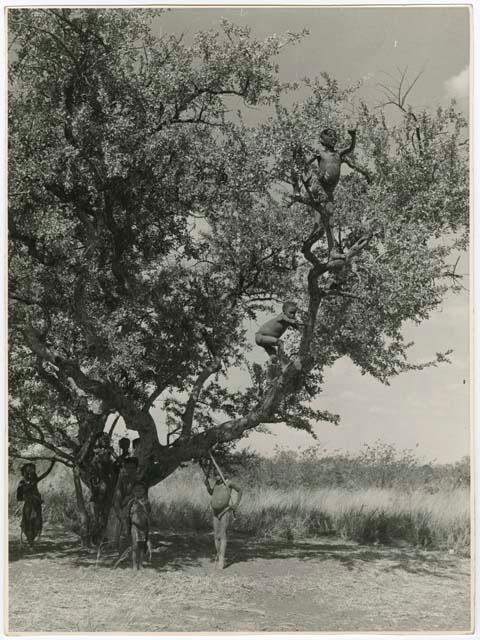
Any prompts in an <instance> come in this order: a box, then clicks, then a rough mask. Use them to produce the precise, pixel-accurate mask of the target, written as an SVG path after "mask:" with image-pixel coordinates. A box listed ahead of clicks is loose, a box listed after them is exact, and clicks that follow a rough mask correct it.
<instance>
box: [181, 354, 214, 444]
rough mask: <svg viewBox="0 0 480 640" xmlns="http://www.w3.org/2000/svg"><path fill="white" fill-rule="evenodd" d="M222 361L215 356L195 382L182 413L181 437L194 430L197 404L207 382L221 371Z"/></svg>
mask: <svg viewBox="0 0 480 640" xmlns="http://www.w3.org/2000/svg"><path fill="white" fill-rule="evenodd" d="M221 366H222V362H221V360H220V358H214V360H213V362H212V363H211V364H209V365H208V366H207V367H205V369H204V370H203V371H202V373H201V374H200V375H199V376H198V378H197V380H196V382H195V384H194V385H193V388H192V391H191V393H190V397H189V398H188V401H187V404H186V407H185V411H184V412H183V415H182V423H183V428H182V433H181V437H188V436H189V435H190V433H191V431H192V423H193V417H194V414H195V407H196V406H197V402H198V399H199V398H200V394H201V392H202V389H203V385H204V384H205V382H206V381H207V380H208V378H210V376H212V375H213V374H214V373H216V372H217V371H220V367H221Z"/></svg>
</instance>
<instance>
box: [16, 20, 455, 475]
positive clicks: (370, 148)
mask: <svg viewBox="0 0 480 640" xmlns="http://www.w3.org/2000/svg"><path fill="white" fill-rule="evenodd" d="M153 18H155V19H160V20H161V15H160V17H159V12H158V11H154V12H152V11H140V10H136V9H135V10H111V9H108V10H89V9H84V10H70V9H50V10H41V9H39V10H30V9H29V10H22V9H20V10H14V11H11V12H10V20H9V26H10V31H11V37H12V50H13V53H12V59H11V63H10V100H9V149H10V152H9V176H10V178H9V179H10V184H9V243H10V244H9V251H10V269H9V278H10V280H9V301H10V372H11V373H10V395H11V410H10V429H11V447H12V453H16V454H21V453H22V449H23V448H24V446H25V444H27V443H38V444H41V445H42V446H45V447H46V448H47V449H49V450H50V452H51V455H53V456H54V457H56V458H58V459H60V460H62V461H63V462H65V463H66V464H69V465H71V466H76V467H79V468H80V469H82V470H83V473H84V476H83V477H84V479H85V480H86V481H87V482H88V473H87V470H88V465H89V461H91V457H92V443H93V442H94V440H95V438H96V437H97V435H98V434H99V433H101V432H102V431H103V430H104V429H105V425H106V421H107V419H108V417H109V416H111V415H119V416H121V417H122V418H123V420H124V422H125V424H126V426H127V427H128V428H129V429H133V430H136V431H138V433H139V436H140V439H141V443H140V447H139V451H138V455H139V458H140V460H141V464H142V466H143V467H145V468H146V467H150V468H152V469H154V472H152V475H151V476H150V482H151V483H152V484H153V483H154V482H157V481H159V480H161V479H162V478H163V477H165V476H166V475H168V474H169V473H171V472H172V471H173V470H174V469H175V468H176V467H177V466H178V465H179V464H180V463H181V462H182V461H186V460H189V459H192V458H193V459H195V458H199V457H202V456H204V455H205V454H206V452H207V451H208V449H209V448H211V447H212V446H220V447H223V446H227V447H228V443H231V442H233V441H235V440H236V439H238V438H240V437H241V436H242V435H244V434H245V433H246V432H248V430H251V429H255V428H258V427H259V426H261V425H266V424H269V423H272V422H285V423H287V424H288V425H289V426H291V427H293V428H299V429H304V430H307V431H312V424H314V423H315V422H316V421H319V420H329V421H336V420H337V419H338V417H337V416H335V415H332V414H329V413H328V412H322V411H314V410H313V409H312V408H311V407H310V405H309V402H310V400H311V399H312V398H313V397H315V396H316V395H318V394H319V393H320V392H321V384H322V381H323V376H324V374H325V370H326V369H327V368H328V367H329V366H331V365H332V364H333V363H334V362H335V361H336V360H337V359H338V358H341V357H343V356H348V357H349V358H351V360H352V361H353V362H354V363H355V364H356V365H357V366H358V367H360V369H361V370H362V372H368V373H369V374H371V375H372V376H374V377H376V378H377V379H378V380H380V381H382V382H384V383H388V380H389V378H391V377H392V376H394V375H397V374H399V373H401V372H402V371H406V370H409V369H411V368H421V367H423V366H426V365H427V364H435V363H436V362H438V361H441V360H443V359H445V357H446V356H445V354H441V353H439V354H437V355H436V356H435V355H434V356H433V357H432V362H431V363H421V364H419V363H410V362H409V361H408V358H407V355H408V348H409V346H410V345H409V344H407V343H405V341H404V338H403V336H402V327H403V325H404V323H405V321H413V322H421V321H422V320H425V319H426V318H428V316H429V314H430V313H431V311H433V310H434V309H436V308H437V307H438V305H439V304H440V303H441V301H442V299H443V298H444V296H445V294H446V293H447V292H448V291H450V290H458V288H459V286H460V283H459V279H458V277H457V274H455V270H454V268H452V266H451V264H452V262H453V261H454V257H455V255H456V252H459V251H462V250H464V249H465V247H466V234H467V229H468V173H467V172H468V166H467V159H468V158H467V147H466V143H465V141H464V140H463V139H462V136H463V135H465V134H464V128H465V126H466V123H465V122H464V120H463V118H462V116H461V115H460V114H459V113H458V112H457V111H456V110H455V106H454V105H453V104H452V106H451V107H449V108H446V109H441V108H439V109H437V111H435V112H433V113H430V112H427V111H424V112H421V113H418V112H414V111H413V110H412V109H411V108H410V107H408V105H407V104H406V99H405V98H406V96H405V95H404V94H402V92H401V90H400V92H399V94H398V96H399V97H398V99H396V96H395V94H393V97H392V95H390V96H389V97H390V99H389V100H388V101H387V102H390V103H391V102H394V103H395V104H394V105H392V104H385V105H384V106H383V107H381V108H373V107H372V106H371V105H367V104H364V103H362V102H361V101H358V104H359V109H358V113H357V117H358V138H359V139H358V144H357V149H356V152H355V155H354V156H353V158H352V159H351V160H350V161H349V167H347V168H346V170H345V169H344V170H343V174H342V179H341V181H340V183H339V185H338V187H337V190H336V196H335V200H336V201H335V207H334V212H333V215H332V216H331V218H330V219H329V220H328V219H325V218H323V220H324V224H323V227H322V228H320V229H318V230H317V231H316V233H314V234H313V235H312V228H313V214H314V212H315V211H320V212H322V211H323V210H324V209H323V207H324V203H323V202H322V201H319V200H316V199H315V198H313V197H312V195H311V193H309V192H308V189H305V188H303V187H302V188H300V189H299V188H298V184H299V176H302V175H304V174H305V172H306V171H307V166H306V161H305V159H307V158H310V157H312V155H313V154H314V153H315V149H317V148H318V134H319V132H320V131H321V130H322V129H323V128H325V127H327V126H332V127H334V128H335V129H336V130H337V131H338V133H339V137H340V139H341V140H343V139H345V140H346V138H347V135H346V120H347V114H348V113H349V109H350V105H351V101H352V100H353V98H354V97H355V96H356V95H357V93H356V92H357V91H358V87H347V88H341V87H339V85H338V84H337V82H336V81H335V80H333V79H331V78H330V77H328V76H327V75H322V76H321V77H320V78H319V79H316V80H312V81H310V80H306V81H305V85H306V88H307V90H308V96H307V97H306V99H305V100H303V101H302V102H298V103H294V104H293V105H292V106H286V104H287V102H286V100H285V94H286V93H288V92H292V91H294V90H295V88H296V87H295V86H288V85H285V84H284V83H283V84H282V83H281V82H280V80H279V77H278V69H277V65H276V63H275V58H276V56H277V55H278V53H279V51H280V49H281V47H283V46H294V45H295V43H296V41H297V40H298V39H299V38H300V37H301V35H305V34H301V35H296V34H287V35H286V36H285V37H284V38H283V39H281V38H278V37H273V36H272V37H270V38H267V39H266V40H264V41H257V40H255V39H254V38H253V36H252V34H251V33H250V32H249V30H248V29H246V28H244V27H238V26H235V25H233V24H230V23H228V22H226V21H224V22H222V23H221V25H220V26H219V29H218V31H208V32H203V33H199V34H197V36H196V37H195V39H194V42H193V43H192V44H190V45H187V44H184V43H183V40H182V38H179V37H175V36H163V37H161V38H159V37H155V36H154V35H153V32H152V29H151V20H152V19H153ZM394 98H395V99H394ZM290 104H291V101H290ZM248 105H250V106H251V105H256V107H257V108H258V109H259V110H260V113H261V114H263V117H262V120H261V121H260V122H259V123H258V124H256V125H251V126H247V125H246V124H245V122H244V120H243V116H242V114H243V111H244V108H245V106H248ZM350 110H351V109H350ZM395 110H396V113H398V115H395V113H394V111H395ZM299 149H300V150H301V153H299ZM327 230H328V231H330V230H331V233H332V237H333V238H334V239H335V241H336V243H337V244H338V246H339V248H340V249H341V250H342V251H343V253H344V256H345V262H344V263H342V264H344V266H343V267H342V268H341V269H339V267H338V264H336V263H334V261H332V259H331V253H332V246H330V244H331V243H330V244H329V240H328V237H329V233H326V231H327ZM452 255H453V257H452ZM287 298H293V299H295V300H297V301H298V302H299V305H300V307H301V308H302V310H303V312H302V315H303V322H304V323H305V325H304V329H303V331H302V334H301V337H300V339H299V338H298V334H297V335H295V336H290V337H289V339H288V340H287V354H288V356H289V364H288V366H286V367H284V368H283V369H282V370H281V371H280V370H279V371H277V373H276V375H275V376H273V378H272V377H270V378H269V377H268V376H267V374H266V371H265V370H264V369H263V368H262V367H261V366H260V365H255V364H253V365H252V364H251V362H250V361H249V360H248V359H247V356H246V354H247V352H248V350H249V344H248V341H247V333H246V320H248V319H250V320H255V319H256V318H257V317H258V316H259V315H260V314H263V313H265V312H267V311H268V312H271V311H272V308H273V305H274V304H275V303H277V302H278V301H281V300H285V299H287ZM292 333H293V332H292ZM234 367H243V368H245V369H248V370H249V371H250V373H251V383H250V384H249V385H247V386H246V388H242V389H241V390H235V391H234V390H232V388H231V384H230V383H229V375H230V373H231V371H232V370H233V368H234ZM159 401H161V402H162V403H163V406H164V409H165V412H166V416H167V417H166V419H167V422H168V424H169V428H170V430H171V431H174V432H175V437H174V438H172V439H171V440H170V441H169V442H168V443H167V444H166V445H165V444H164V445H161V444H160V442H159V440H158V435H157V426H158V425H156V424H155V421H154V419H153V417H152V413H151V409H152V406H153V405H154V404H155V402H159Z"/></svg>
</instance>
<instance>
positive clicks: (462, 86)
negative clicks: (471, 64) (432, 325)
mask: <svg viewBox="0 0 480 640" xmlns="http://www.w3.org/2000/svg"><path fill="white" fill-rule="evenodd" d="M469 85H470V70H469V68H468V65H467V66H466V67H465V69H462V71H460V73H457V75H456V76H452V77H451V78H449V79H448V80H446V81H445V90H446V92H447V95H448V96H449V97H450V98H455V99H456V100H467V99H468V89H469Z"/></svg>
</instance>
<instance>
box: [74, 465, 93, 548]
mask: <svg viewBox="0 0 480 640" xmlns="http://www.w3.org/2000/svg"><path fill="white" fill-rule="evenodd" d="M73 484H74V486H75V497H76V499H77V509H78V517H79V521H80V531H79V535H80V540H81V541H82V547H90V545H91V536H90V517H89V515H88V512H87V509H86V507H85V498H84V495H83V487H82V481H81V479H80V469H79V468H78V467H74V468H73Z"/></svg>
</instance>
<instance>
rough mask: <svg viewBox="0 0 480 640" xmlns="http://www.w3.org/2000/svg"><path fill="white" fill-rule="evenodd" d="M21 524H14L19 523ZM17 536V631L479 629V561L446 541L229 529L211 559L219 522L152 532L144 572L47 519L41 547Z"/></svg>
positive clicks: (13, 621)
mask: <svg viewBox="0 0 480 640" xmlns="http://www.w3.org/2000/svg"><path fill="white" fill-rule="evenodd" d="M12 524H13V523H12ZM17 535H18V533H17V531H16V530H14V531H12V535H11V538H10V541H11V542H10V544H11V547H10V553H11V556H10V558H11V561H10V568H9V604H10V606H9V630H10V632H17V633H19V632H24V633H29V632H32V631H35V632H56V633H62V632H72V631H73V632H81V633H88V632H114V631H117V632H119V631H123V632H127V633H131V632H144V633H148V632H215V631H224V632H231V631H244V632H257V631H271V632H275V631H276V632H294V631H305V632H307V631H311V632H322V631H323V632H326V631H343V632H353V631H365V632H374V631H377V632H380V631H384V632H400V631H410V632H414V631H427V632H428V631H430V632H433V631H450V632H467V631H468V630H469V628H470V563H469V561H468V560H467V559H465V558H461V557H458V556H456V555H452V554H449V553H446V552H442V551H424V550H421V549H414V548H412V547H411V546H409V545H404V546H403V547H393V546H388V547H387V546H383V545H377V546H372V545H360V544H357V543H354V542H349V541H346V540H342V539H341V538H336V537H334V536H327V537H317V538H315V539H312V538H309V539H306V540H300V539H299V540H295V541H293V542H292V541H281V540H271V539H270V540H265V541H262V540H256V539H254V538H252V537H250V536H245V535H243V536H242V535H240V534H238V533H236V532H235V531H232V532H231V535H230V540H229V547H228V549H227V563H228V564H227V567H226V569H225V570H224V571H223V572H221V573H219V572H216V571H215V570H214V567H213V563H212V559H213V540H212V536H211V534H210V533H202V532H200V533H198V532H197V533H194V534H193V533H192V532H190V533H184V534H181V533H175V534H172V533H169V532H163V531H155V532H154V535H153V540H152V542H153V546H154V553H153V556H152V561H151V563H149V564H148V566H147V567H146V568H145V569H144V571H143V573H142V574H141V575H138V574H137V573H136V572H134V571H133V570H132V569H130V568H129V567H130V565H129V562H128V560H126V561H125V562H124V563H122V564H121V565H120V566H119V567H118V568H117V569H116V570H113V563H114V561H115V557H114V556H109V555H108V554H105V555H104V556H102V557H101V559H100V561H99V563H98V564H97V563H96V554H95V553H92V552H90V553H82V552H81V551H80V548H79V545H78V542H77V541H76V540H75V538H74V537H72V536H65V534H64V532H63V530H62V529H59V528H50V527H47V529H46V531H45V533H44V534H43V535H42V537H41V538H40V540H39V544H38V548H37V550H36V551H34V552H29V551H21V550H20V549H19V546H18V537H17Z"/></svg>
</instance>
